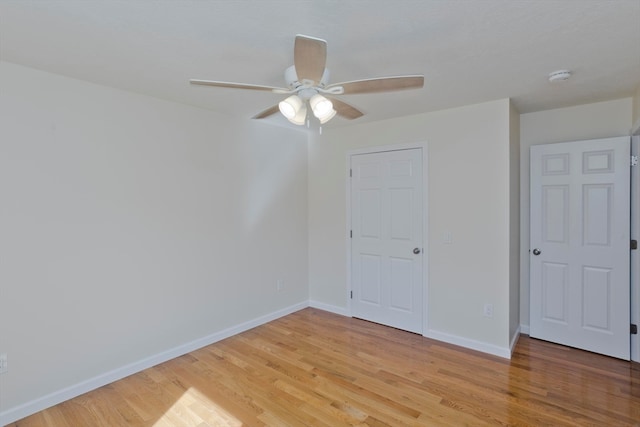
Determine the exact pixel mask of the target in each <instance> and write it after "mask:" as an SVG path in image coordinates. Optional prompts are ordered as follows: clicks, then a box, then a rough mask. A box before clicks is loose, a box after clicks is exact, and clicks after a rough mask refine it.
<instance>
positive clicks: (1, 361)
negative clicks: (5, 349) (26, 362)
mask: <svg viewBox="0 0 640 427" xmlns="http://www.w3.org/2000/svg"><path fill="white" fill-rule="evenodd" d="M8 370H9V364H8V362H7V353H2V354H0V374H4V373H5V372H7V371H8Z"/></svg>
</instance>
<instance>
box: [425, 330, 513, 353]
mask: <svg viewBox="0 0 640 427" xmlns="http://www.w3.org/2000/svg"><path fill="white" fill-rule="evenodd" d="M424 336H425V337H427V338H431V339H434V340H438V341H443V342H446V343H449V344H453V345H457V346H460V347H465V348H468V349H471V350H477V351H481V352H483V353H488V354H492V355H494V356H499V357H503V358H505V359H511V350H510V349H509V348H507V347H500V346H497V345H493V344H487V343H486V342H482V341H476V340H471V339H469V338H464V337H460V336H457V335H451V334H447V333H445V332H438V331H434V330H429V331H427V333H425V334H424Z"/></svg>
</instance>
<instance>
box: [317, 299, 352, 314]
mask: <svg viewBox="0 0 640 427" xmlns="http://www.w3.org/2000/svg"><path fill="white" fill-rule="evenodd" d="M309 307H313V308H317V309H318V310H324V311H328V312H330V313H334V314H339V315H341V316H347V317H351V313H349V310H348V309H346V308H344V307H338V306H336V305H331V304H325V303H323V302H318V301H313V300H309Z"/></svg>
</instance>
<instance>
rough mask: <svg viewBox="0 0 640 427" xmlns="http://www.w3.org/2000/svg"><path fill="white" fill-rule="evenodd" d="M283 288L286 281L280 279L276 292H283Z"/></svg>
mask: <svg viewBox="0 0 640 427" xmlns="http://www.w3.org/2000/svg"><path fill="white" fill-rule="evenodd" d="M283 287H284V281H283V280H282V279H278V281H277V282H276V290H277V291H281V290H282V288H283Z"/></svg>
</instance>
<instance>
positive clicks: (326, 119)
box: [320, 108, 336, 125]
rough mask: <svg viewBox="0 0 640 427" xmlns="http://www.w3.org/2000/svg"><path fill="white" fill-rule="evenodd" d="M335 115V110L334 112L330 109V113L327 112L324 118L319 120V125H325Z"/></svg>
mask: <svg viewBox="0 0 640 427" xmlns="http://www.w3.org/2000/svg"><path fill="white" fill-rule="evenodd" d="M335 115H336V110H334V109H333V108H331V111H329V113H328V114H326V115H325V116H324V117H322V118H320V124H322V125H323V124H325V123H327V122H328V121H329V120H331V119H333V118H334V117H335Z"/></svg>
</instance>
